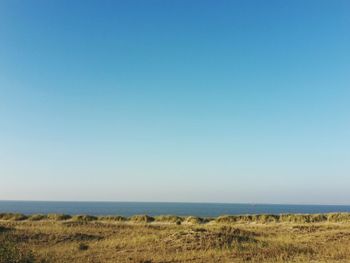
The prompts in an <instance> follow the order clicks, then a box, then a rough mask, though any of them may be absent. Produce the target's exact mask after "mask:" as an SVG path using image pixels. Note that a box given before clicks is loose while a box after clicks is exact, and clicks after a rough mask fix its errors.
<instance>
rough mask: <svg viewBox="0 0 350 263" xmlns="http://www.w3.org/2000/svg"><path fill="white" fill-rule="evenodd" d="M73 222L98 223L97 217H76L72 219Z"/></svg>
mask: <svg viewBox="0 0 350 263" xmlns="http://www.w3.org/2000/svg"><path fill="white" fill-rule="evenodd" d="M72 220H74V221H81V222H90V221H96V220H97V217H96V216H91V215H75V216H73V217H72Z"/></svg>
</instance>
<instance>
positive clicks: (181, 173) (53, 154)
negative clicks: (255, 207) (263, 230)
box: [0, 0, 350, 204]
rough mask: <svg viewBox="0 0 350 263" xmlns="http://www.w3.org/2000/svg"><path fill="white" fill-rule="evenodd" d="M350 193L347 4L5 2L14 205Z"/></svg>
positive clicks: (309, 199)
mask: <svg viewBox="0 0 350 263" xmlns="http://www.w3.org/2000/svg"><path fill="white" fill-rule="evenodd" d="M349 188H350V2H349V1H347V0H337V1H332V0H328V1H324V0H308V1H304V0H293V1H291V0H285V1H281V0H268V1H260V0H248V1H247V0H234V1H225V0H222V1H214V0H211V1H207V0H201V1H197V0H190V1H188V0H176V1H170V0H157V1H156V0H148V1H143V0H139V1H135V0H131V1H108V0H103V1H97V0H96V1H91V0H87V1H86V0H84V1H83V0H77V1H70V0H60V1H58V0H53V1H46V0H45V1H44V0H36V1H20V0H4V1H0V200H71V201H73V200H74V201H166V202H168V201H177V202H225V203H288V204H350V191H349Z"/></svg>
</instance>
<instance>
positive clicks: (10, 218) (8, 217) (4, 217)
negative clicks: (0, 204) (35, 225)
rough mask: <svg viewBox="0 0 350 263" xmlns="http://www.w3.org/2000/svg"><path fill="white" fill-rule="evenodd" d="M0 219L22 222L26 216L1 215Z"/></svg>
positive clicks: (16, 214) (15, 214) (14, 214)
mask: <svg viewBox="0 0 350 263" xmlns="http://www.w3.org/2000/svg"><path fill="white" fill-rule="evenodd" d="M0 219H1V220H10V221H22V220H26V219H28V216H26V215H23V214H18V213H1V214H0Z"/></svg>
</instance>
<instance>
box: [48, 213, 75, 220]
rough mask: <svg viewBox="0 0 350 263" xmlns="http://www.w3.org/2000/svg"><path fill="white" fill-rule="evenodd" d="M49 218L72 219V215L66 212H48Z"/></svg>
mask: <svg viewBox="0 0 350 263" xmlns="http://www.w3.org/2000/svg"><path fill="white" fill-rule="evenodd" d="M47 218H48V219H50V220H54V221H63V220H69V219H71V218H72V216H71V215H66V214H48V215H47Z"/></svg>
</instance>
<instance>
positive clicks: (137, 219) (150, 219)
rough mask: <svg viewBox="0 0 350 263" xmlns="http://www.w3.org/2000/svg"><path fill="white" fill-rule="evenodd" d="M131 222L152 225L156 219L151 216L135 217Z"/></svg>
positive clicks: (131, 218)
mask: <svg viewBox="0 0 350 263" xmlns="http://www.w3.org/2000/svg"><path fill="white" fill-rule="evenodd" d="M129 220H130V221H131V222H135V223H150V222H153V221H154V217H152V216H149V215H134V216H132V217H130V218H129Z"/></svg>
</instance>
